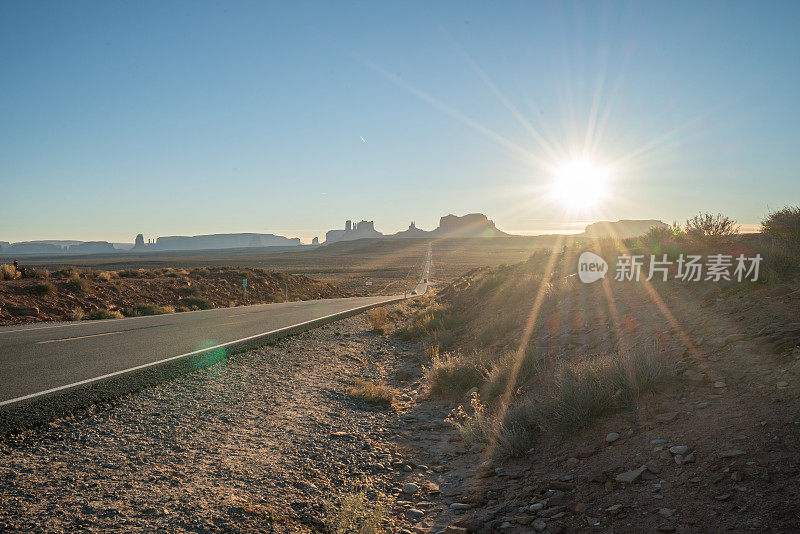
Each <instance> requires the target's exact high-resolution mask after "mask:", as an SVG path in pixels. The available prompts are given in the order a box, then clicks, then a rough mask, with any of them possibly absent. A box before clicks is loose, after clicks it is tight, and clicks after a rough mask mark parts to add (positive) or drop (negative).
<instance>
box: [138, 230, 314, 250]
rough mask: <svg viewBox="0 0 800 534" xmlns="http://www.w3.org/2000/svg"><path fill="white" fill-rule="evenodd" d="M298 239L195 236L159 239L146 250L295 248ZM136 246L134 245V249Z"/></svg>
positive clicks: (262, 235) (269, 236)
mask: <svg viewBox="0 0 800 534" xmlns="http://www.w3.org/2000/svg"><path fill="white" fill-rule="evenodd" d="M299 245H300V238H298V237H292V238H289V237H283V236H279V235H274V234H249V233H242V234H209V235H195V236H166V237H159V238H158V239H156V241H155V243H151V244H150V245H147V246H146V250H158V251H161V250H217V249H226V248H256V247H296V246H299ZM135 247H136V245H135V244H134V248H135Z"/></svg>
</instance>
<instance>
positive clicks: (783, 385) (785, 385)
mask: <svg viewBox="0 0 800 534" xmlns="http://www.w3.org/2000/svg"><path fill="white" fill-rule="evenodd" d="M775 386H776V387H777V388H778V389H786V388H788V387H789V382H787V381H786V380H781V381H780V382H778V383H777V384H775Z"/></svg>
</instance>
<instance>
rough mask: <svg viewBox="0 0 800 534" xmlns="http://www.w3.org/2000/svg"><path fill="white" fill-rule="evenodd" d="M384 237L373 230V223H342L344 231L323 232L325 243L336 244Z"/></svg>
mask: <svg viewBox="0 0 800 534" xmlns="http://www.w3.org/2000/svg"><path fill="white" fill-rule="evenodd" d="M379 237H384V235H383V234H382V233H380V232H378V231H377V230H375V222H374V221H361V222H357V223H355V224H353V221H346V222H345V223H344V230H328V231H327V232H325V243H336V242H337V241H353V240H354V239H375V238H379Z"/></svg>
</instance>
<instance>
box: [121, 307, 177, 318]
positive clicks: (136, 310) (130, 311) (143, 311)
mask: <svg viewBox="0 0 800 534" xmlns="http://www.w3.org/2000/svg"><path fill="white" fill-rule="evenodd" d="M174 312H175V308H173V307H172V306H159V305H157V304H137V305H136V306H133V307H132V308H127V309H125V316H126V317H141V316H144V315H163V314H165V313H174Z"/></svg>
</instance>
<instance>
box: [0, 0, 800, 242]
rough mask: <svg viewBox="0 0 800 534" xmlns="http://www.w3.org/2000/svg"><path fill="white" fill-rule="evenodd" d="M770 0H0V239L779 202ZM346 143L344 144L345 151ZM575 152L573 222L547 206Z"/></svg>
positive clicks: (791, 81) (778, 119)
mask: <svg viewBox="0 0 800 534" xmlns="http://www.w3.org/2000/svg"><path fill="white" fill-rule="evenodd" d="M798 24H800V4H797V3H794V2H786V3H781V2H769V3H759V2H719V3H715V2H711V3H699V2H608V3H603V2H585V3H567V2H552V3H548V2H520V3H516V2H497V3H491V4H489V3H485V2H474V3H473V2H420V3H414V2H398V3H394V4H390V3H385V2H361V3H354V2H346V3H339V4H338V5H337V3H333V2H319V3H301V2H284V3H277V2H276V3H265V2H253V3H249V2H185V3H182V2H163V3H162V2H150V3H148V2H124V3H122V2H4V3H2V4H0V68H2V72H3V75H2V83H0V117H2V120H0V191H1V193H0V194H1V195H2V210H1V211H0V240H6V241H19V240H27V239H57V238H64V239H66V238H74V239H84V240H89V239H99V240H109V241H132V240H133V236H134V235H135V234H136V233H139V232H143V233H144V234H145V235H146V237H157V236H160V235H174V234H199V233H216V232H237V231H255V232H272V233H276V234H282V235H288V236H299V237H301V238H303V239H304V240H310V238H311V237H313V236H323V235H324V232H325V230H328V229H330V228H334V227H340V226H342V225H343V223H344V220H345V219H359V220H360V219H362V218H363V219H374V220H375V224H376V228H377V229H378V230H381V231H384V232H394V231H397V230H400V229H404V228H405V227H406V226H407V225H408V223H409V221H411V220H412V219H413V220H415V221H416V222H417V226H420V227H423V228H429V229H430V228H433V227H435V226H436V224H437V223H438V219H439V217H440V216H442V215H445V214H447V213H455V214H464V213H469V212H476V211H479V212H483V213H485V214H487V215H488V216H489V217H490V218H492V219H494V220H495V222H496V223H497V225H498V227H500V228H501V229H504V230H507V231H513V232H524V233H543V232H553V231H558V230H562V229H571V228H577V227H581V226H582V225H583V224H585V222H586V221H590V220H595V219H607V218H610V219H618V218H659V219H662V220H664V221H668V222H669V221H672V220H674V219H677V220H683V219H686V218H687V217H689V216H691V215H693V214H695V213H696V212H698V211H699V210H704V211H712V212H723V213H725V214H727V215H730V216H732V217H734V218H736V219H737V220H739V221H740V222H741V223H742V224H744V225H751V224H757V223H758V222H759V221H760V219H761V217H762V216H763V215H764V214H765V213H766V212H767V210H768V209H770V208H772V209H774V208H780V207H782V206H784V205H785V204H787V203H794V204H797V203H798V202H800V179H798V172H797V164H796V158H797V146H798V120H800V101H798V98H797V95H798V87H800V60H799V59H798V57H799V52H800V32H797V27H798ZM362 137H363V139H364V141H365V142H362V139H361V138H362ZM576 155H580V156H581V157H584V158H587V157H588V158H590V159H592V160H594V161H596V162H598V164H601V165H604V166H606V167H607V168H609V169H610V170H609V183H608V196H607V198H605V199H604V200H603V202H601V203H599V204H597V205H596V206H593V207H592V208H591V209H588V210H585V211H580V212H578V211H575V210H572V209H569V208H568V207H565V206H564V205H563V204H561V203H559V202H555V201H553V199H552V198H550V196H549V194H548V191H549V189H548V188H549V183H550V181H551V180H552V174H553V172H552V169H553V167H558V165H560V164H561V163H562V162H563V161H566V160H569V159H570V158H572V157H575V156H576Z"/></svg>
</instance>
